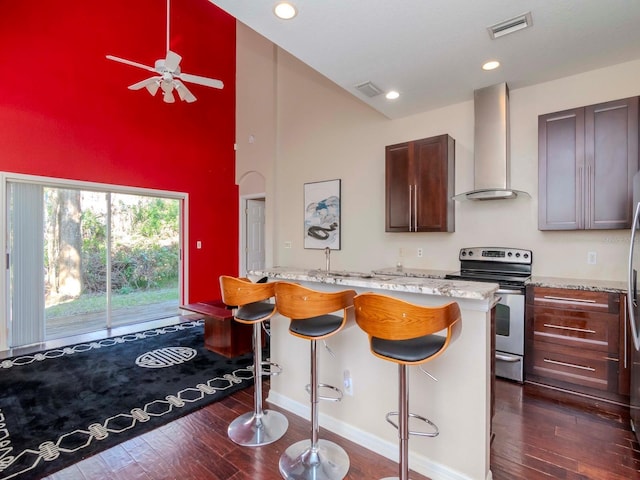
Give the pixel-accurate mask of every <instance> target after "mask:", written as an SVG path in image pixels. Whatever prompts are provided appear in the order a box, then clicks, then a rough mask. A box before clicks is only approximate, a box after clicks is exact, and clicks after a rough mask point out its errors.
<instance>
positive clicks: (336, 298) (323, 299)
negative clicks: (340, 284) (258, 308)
mask: <svg viewBox="0 0 640 480" xmlns="http://www.w3.org/2000/svg"><path fill="white" fill-rule="evenodd" d="M275 292H276V307H277V309H278V312H279V313H280V314H282V315H284V316H285V317H289V318H290V319H291V320H303V319H305V318H312V317H318V316H320V315H327V314H329V313H333V312H337V311H338V310H343V311H344V312H343V315H344V317H345V318H346V316H347V309H348V308H350V307H352V306H353V297H355V295H356V292H355V290H342V291H339V292H319V291H317V290H312V289H310V288H307V287H303V286H302V285H298V284H297V283H290V282H278V283H277V284H276V287H275Z"/></svg>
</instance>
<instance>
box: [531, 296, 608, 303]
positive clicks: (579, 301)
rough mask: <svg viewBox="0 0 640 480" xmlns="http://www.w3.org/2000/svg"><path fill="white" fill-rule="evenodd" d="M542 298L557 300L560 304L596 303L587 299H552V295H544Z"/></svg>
mask: <svg viewBox="0 0 640 480" xmlns="http://www.w3.org/2000/svg"><path fill="white" fill-rule="evenodd" d="M543 298H545V299H546V300H559V301H561V302H578V303H597V302H596V300H591V299H588V298H571V297H554V296H553V295H545V296H544V297H543Z"/></svg>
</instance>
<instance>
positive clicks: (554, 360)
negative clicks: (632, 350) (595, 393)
mask: <svg viewBox="0 0 640 480" xmlns="http://www.w3.org/2000/svg"><path fill="white" fill-rule="evenodd" d="M531 354H532V357H533V358H531V359H530V363H529V365H530V372H531V373H533V374H535V375H539V376H540V377H545V378H547V379H554V380H559V381H561V382H566V383H568V384H574V385H581V386H584V387H589V388H593V389H596V390H603V391H607V390H608V389H609V388H610V385H609V383H610V380H609V379H610V378H611V375H610V371H611V370H613V371H615V369H616V368H617V358H609V357H608V356H607V355H606V354H603V353H600V352H596V351H589V350H583V349H579V348H571V347H564V346H562V345H555V344H552V343H547V342H534V349H533V351H532V352H531ZM614 380H615V376H614Z"/></svg>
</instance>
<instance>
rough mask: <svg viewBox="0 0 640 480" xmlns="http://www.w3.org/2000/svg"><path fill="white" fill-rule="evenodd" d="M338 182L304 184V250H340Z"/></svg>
mask: <svg viewBox="0 0 640 480" xmlns="http://www.w3.org/2000/svg"><path fill="white" fill-rule="evenodd" d="M340 230H341V224H340V180H339V179H338V180H327V181H324V182H313V183H305V184H304V248H317V249H325V248H326V247H329V248H330V249H331V250H340Z"/></svg>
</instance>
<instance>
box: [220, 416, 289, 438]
mask: <svg viewBox="0 0 640 480" xmlns="http://www.w3.org/2000/svg"><path fill="white" fill-rule="evenodd" d="M288 426H289V420H287V417H285V416H284V415H283V414H281V413H280V412H275V411H273V410H264V411H263V412H262V415H256V414H255V412H247V413H245V414H243V415H240V416H239V417H238V418H236V419H235V420H234V421H233V422H231V424H229V428H228V429H227V434H228V435H229V438H230V439H231V440H232V441H233V442H235V443H237V444H238V445H242V446H243V447H259V446H260V445H268V444H270V443H273V442H275V441H276V440H278V439H280V438H281V437H282V436H283V435H284V434H285V432H286V431H287V427H288Z"/></svg>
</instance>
